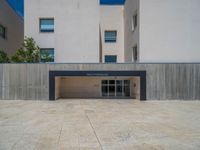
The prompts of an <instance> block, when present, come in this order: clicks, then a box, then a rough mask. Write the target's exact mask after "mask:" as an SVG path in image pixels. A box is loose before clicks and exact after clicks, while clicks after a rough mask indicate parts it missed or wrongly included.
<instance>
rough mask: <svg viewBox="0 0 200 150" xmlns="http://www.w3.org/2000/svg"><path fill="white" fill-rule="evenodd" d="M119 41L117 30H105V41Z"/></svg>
mask: <svg viewBox="0 0 200 150" xmlns="http://www.w3.org/2000/svg"><path fill="white" fill-rule="evenodd" d="M116 41H117V31H105V43H115V42H116Z"/></svg>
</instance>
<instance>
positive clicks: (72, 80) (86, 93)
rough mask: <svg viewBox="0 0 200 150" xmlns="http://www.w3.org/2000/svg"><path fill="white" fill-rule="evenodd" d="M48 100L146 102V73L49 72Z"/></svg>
mask: <svg viewBox="0 0 200 150" xmlns="http://www.w3.org/2000/svg"><path fill="white" fill-rule="evenodd" d="M49 75H50V76H49V83H50V84H49V99H50V100H55V99H59V98H64V99H66V98H109V99H110V98H129V99H141V100H146V72H144V71H143V72H133V71H97V72H96V71H83V72H81V71H50V73H49Z"/></svg>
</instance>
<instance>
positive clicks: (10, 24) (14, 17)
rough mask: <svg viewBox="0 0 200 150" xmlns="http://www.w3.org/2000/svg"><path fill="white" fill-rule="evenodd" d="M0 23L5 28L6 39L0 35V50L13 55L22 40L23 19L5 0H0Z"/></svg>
mask: <svg viewBox="0 0 200 150" xmlns="http://www.w3.org/2000/svg"><path fill="white" fill-rule="evenodd" d="M0 24H1V25H2V26H4V27H5V28H6V39H3V38H1V37H0V50H3V51H5V52H6V53H8V54H9V55H13V54H14V53H15V51H16V50H17V49H19V48H20V47H21V44H22V43H23V40H24V20H23V18H22V17H20V16H19V15H18V14H17V13H16V12H15V11H14V10H13V9H12V8H11V7H10V6H9V4H8V3H7V2H6V0H0Z"/></svg>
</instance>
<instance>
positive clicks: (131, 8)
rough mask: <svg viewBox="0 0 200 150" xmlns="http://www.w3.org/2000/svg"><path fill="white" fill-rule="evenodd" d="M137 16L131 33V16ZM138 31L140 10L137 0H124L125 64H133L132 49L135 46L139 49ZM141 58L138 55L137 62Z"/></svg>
mask: <svg viewBox="0 0 200 150" xmlns="http://www.w3.org/2000/svg"><path fill="white" fill-rule="evenodd" d="M135 14H137V15H138V26H137V27H136V29H135V30H134V31H132V19H133V16H134V15H135ZM139 29H140V9H139V0H126V3H125V5H124V43H125V44H124V47H125V51H124V53H125V62H133V59H132V58H133V47H135V46H136V45H137V47H138V49H140V40H139ZM140 57H142V56H141V55H140V53H139V60H140Z"/></svg>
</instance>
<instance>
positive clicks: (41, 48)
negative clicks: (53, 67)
mask: <svg viewBox="0 0 200 150" xmlns="http://www.w3.org/2000/svg"><path fill="white" fill-rule="evenodd" d="M42 50H44V51H45V50H46V51H48V50H53V61H43V60H42V57H41V56H42V55H41V51H42ZM40 62H42V63H53V62H55V49H54V48H40Z"/></svg>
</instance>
